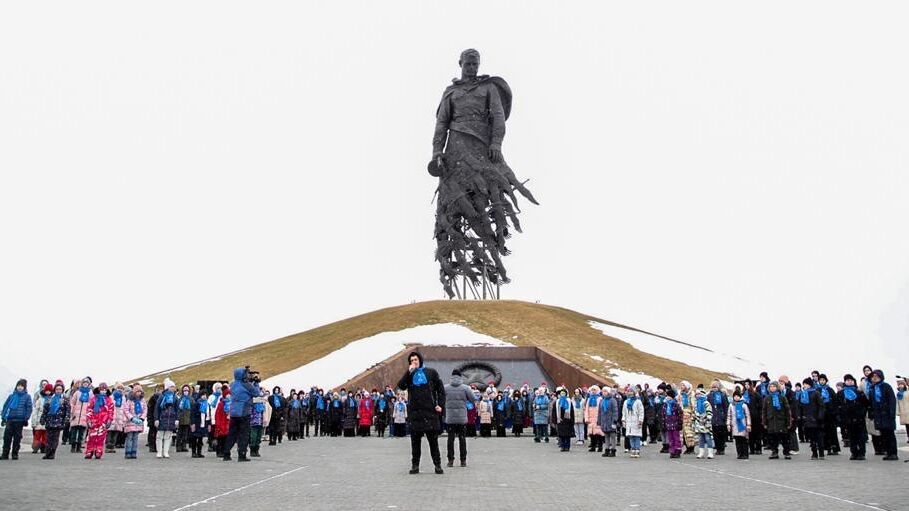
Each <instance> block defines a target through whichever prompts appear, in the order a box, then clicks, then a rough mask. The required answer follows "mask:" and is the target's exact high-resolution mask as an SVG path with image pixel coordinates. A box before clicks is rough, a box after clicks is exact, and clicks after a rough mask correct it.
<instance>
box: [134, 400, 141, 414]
mask: <svg viewBox="0 0 909 511" xmlns="http://www.w3.org/2000/svg"><path fill="white" fill-rule="evenodd" d="M133 409H134V410H135V412H136V415H142V399H133Z"/></svg>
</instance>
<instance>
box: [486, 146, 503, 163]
mask: <svg viewBox="0 0 909 511" xmlns="http://www.w3.org/2000/svg"><path fill="white" fill-rule="evenodd" d="M489 161H491V162H493V163H499V162H500V161H502V150H501V149H496V148H494V147H491V148H490V149H489Z"/></svg>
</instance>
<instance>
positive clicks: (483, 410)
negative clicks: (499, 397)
mask: <svg viewBox="0 0 909 511" xmlns="http://www.w3.org/2000/svg"><path fill="white" fill-rule="evenodd" d="M492 406H493V405H492V402H491V401H489V396H488V395H486V394H482V395H481V396H480V401H479V402H478V403H477V415H478V416H479V417H480V437H481V438H489V437H491V436H492V418H493V415H494V414H493V409H492Z"/></svg>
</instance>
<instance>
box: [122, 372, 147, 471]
mask: <svg viewBox="0 0 909 511" xmlns="http://www.w3.org/2000/svg"><path fill="white" fill-rule="evenodd" d="M144 399H145V393H144V392H143V391H142V386H141V385H136V386H135V388H134V389H133V391H132V394H131V395H130V396H129V398H128V399H127V400H126V403H124V405H123V418H124V419H125V423H124V424H123V432H124V433H126V442H124V444H123V446H124V448H123V450H124V455H125V456H126V459H128V460H134V459H136V457H137V454H138V449H139V435H140V434H142V432H143V431H144V430H145V419H146V418H147V417H148V406H146V404H145V401H144Z"/></svg>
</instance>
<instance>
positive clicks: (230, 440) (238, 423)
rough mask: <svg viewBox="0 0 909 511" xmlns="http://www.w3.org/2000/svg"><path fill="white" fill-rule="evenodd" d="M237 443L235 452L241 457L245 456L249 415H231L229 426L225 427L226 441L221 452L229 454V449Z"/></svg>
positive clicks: (247, 442) (225, 454)
mask: <svg viewBox="0 0 909 511" xmlns="http://www.w3.org/2000/svg"><path fill="white" fill-rule="evenodd" d="M234 444H237V454H238V455H239V456H241V457H245V456H246V449H247V448H249V417H248V416H247V417H231V418H230V427H229V428H228V429H227V441H226V442H225V444H224V449H223V450H222V451H221V454H223V455H224V456H230V451H231V449H233V448H234Z"/></svg>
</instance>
